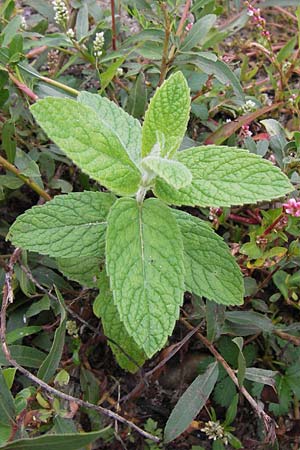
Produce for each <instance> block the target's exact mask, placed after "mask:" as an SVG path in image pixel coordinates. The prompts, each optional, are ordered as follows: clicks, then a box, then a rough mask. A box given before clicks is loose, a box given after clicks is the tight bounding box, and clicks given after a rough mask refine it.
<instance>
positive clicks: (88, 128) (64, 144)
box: [31, 98, 140, 195]
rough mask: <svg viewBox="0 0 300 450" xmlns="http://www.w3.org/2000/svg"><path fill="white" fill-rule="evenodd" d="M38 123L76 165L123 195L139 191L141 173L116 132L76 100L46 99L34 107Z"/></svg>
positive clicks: (33, 111) (90, 109) (32, 108)
mask: <svg viewBox="0 0 300 450" xmlns="http://www.w3.org/2000/svg"><path fill="white" fill-rule="evenodd" d="M31 111H32V114H33V115H34V117H35V119H36V120H37V122H38V123H39V124H40V125H41V127H42V128H43V129H44V130H45V131H46V133H47V135H48V136H49V138H50V139H52V140H53V141H54V142H55V143H56V144H57V145H58V146H59V147H60V148H61V149H62V150H63V151H64V152H65V153H66V155H67V156H69V158H71V159H72V160H73V161H74V163H75V164H77V165H78V166H79V167H80V168H81V169H82V170H83V171H84V172H85V173H87V174H88V175H89V176H90V177H92V178H93V179H94V180H97V181H99V182H100V183H101V184H103V185H104V186H106V187H107V188H108V189H110V190H112V191H113V192H116V193H117V194H119V195H132V194H134V193H135V192H136V191H137V188H138V185H139V181H140V173H139V171H138V169H137V168H136V166H135V165H134V163H133V162H132V161H131V159H130V158H129V156H128V154H127V152H126V149H125V148H124V147H123V145H122V143H121V142H120V140H119V138H118V136H117V134H116V133H114V132H113V131H112V129H111V128H108V127H107V126H106V125H105V124H104V123H103V122H102V121H101V120H100V119H99V117H98V115H97V113H96V112H95V111H94V110H93V109H92V108H90V107H87V106H85V105H83V104H81V103H78V102H76V101H74V100H70V99H66V98H45V99H43V100H40V101H38V102H37V103H36V104H35V105H33V106H32V107H31Z"/></svg>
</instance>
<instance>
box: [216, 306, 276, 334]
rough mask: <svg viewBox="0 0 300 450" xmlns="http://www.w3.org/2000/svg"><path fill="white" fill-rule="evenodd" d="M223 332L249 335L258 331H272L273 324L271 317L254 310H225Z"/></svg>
mask: <svg viewBox="0 0 300 450" xmlns="http://www.w3.org/2000/svg"><path fill="white" fill-rule="evenodd" d="M225 319H226V322H227V323H225V326H224V327H223V333H227V332H228V333H233V334H235V335H239V336H249V335H251V334H256V333H260V332H265V333H272V332H273V330H274V328H275V326H274V325H273V323H272V321H271V319H269V318H268V317H267V316H264V315H263V314H260V313H257V312H254V311H227V312H225Z"/></svg>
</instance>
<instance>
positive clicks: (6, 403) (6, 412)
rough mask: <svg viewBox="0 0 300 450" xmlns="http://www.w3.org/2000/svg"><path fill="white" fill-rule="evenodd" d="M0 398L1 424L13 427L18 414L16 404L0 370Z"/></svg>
mask: <svg viewBox="0 0 300 450" xmlns="http://www.w3.org/2000/svg"><path fill="white" fill-rule="evenodd" d="M0 398H1V401H0V424H1V425H13V423H14V420H15V414H16V411H15V404H14V399H13V396H12V395H11V393H10V390H9V388H8V386H7V384H6V381H5V378H4V376H3V372H2V370H0Z"/></svg>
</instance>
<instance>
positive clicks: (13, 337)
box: [6, 325, 42, 345]
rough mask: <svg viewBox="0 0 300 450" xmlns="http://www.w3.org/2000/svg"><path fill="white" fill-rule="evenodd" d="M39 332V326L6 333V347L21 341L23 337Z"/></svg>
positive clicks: (40, 328)
mask: <svg viewBox="0 0 300 450" xmlns="http://www.w3.org/2000/svg"><path fill="white" fill-rule="evenodd" d="M41 330H42V327H41V326H39V325H32V326H29V327H22V328H15V329H14V330H12V331H10V332H9V333H7V335H6V342H7V344H8V345H10V344H13V343H14V342H16V341H18V340H20V339H23V338H24V337H25V336H30V335H31V334H35V333H38V332H39V331H41Z"/></svg>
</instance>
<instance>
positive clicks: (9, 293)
mask: <svg viewBox="0 0 300 450" xmlns="http://www.w3.org/2000/svg"><path fill="white" fill-rule="evenodd" d="M20 253H21V250H20V249H19V248H17V249H16V250H15V251H14V252H13V254H12V256H11V258H10V260H9V263H8V271H7V272H6V276H5V284H4V289H3V299H2V307H1V313H0V319H1V325H0V340H1V346H2V350H3V353H4V355H5V358H6V360H7V361H8V362H9V364H11V365H12V366H13V367H15V368H16V369H18V370H19V372H21V373H22V374H23V375H25V377H27V378H28V379H29V380H30V381H32V383H34V384H37V385H38V386H40V387H41V388H42V389H44V390H45V391H47V392H49V394H52V395H55V396H57V397H59V398H62V399H63V400H67V401H68V402H74V403H76V404H77V405H79V406H82V407H85V408H89V409H92V410H94V411H97V412H99V413H101V414H103V415H105V416H107V417H109V418H111V419H113V420H117V421H118V422H121V423H123V424H125V425H127V426H128V427H130V428H133V429H134V430H136V431H137V432H138V433H139V434H141V435H142V436H144V437H145V438H147V439H151V440H152V441H154V442H159V441H160V439H159V438H158V437H156V436H153V435H152V434H150V433H147V432H146V431H144V430H142V429H141V428H140V427H138V426H137V425H135V424H134V423H133V422H131V421H130V420H127V419H125V417H122V416H120V415H119V414H116V413H115V412H113V411H110V410H109V409H106V408H103V407H102V406H98V405H94V404H93V403H90V402H87V401H84V400H81V399H79V398H76V397H73V396H72V395H68V394H65V393H64V392H61V391H59V390H57V389H55V388H53V387H52V386H49V385H48V384H47V383H45V382H44V381H43V380H41V379H40V378H38V377H36V376H35V375H33V374H32V373H31V372H29V371H28V370H27V369H25V368H24V367H22V366H20V364H19V363H18V362H17V361H15V360H14V359H13V358H12V356H11V354H10V350H9V348H8V346H7V343H6V311H7V308H8V305H9V303H11V302H12V301H13V288H12V285H11V281H12V276H13V268H14V264H15V263H16V262H17V260H18V258H19V255H20Z"/></svg>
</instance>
